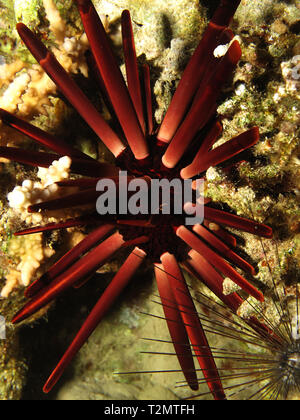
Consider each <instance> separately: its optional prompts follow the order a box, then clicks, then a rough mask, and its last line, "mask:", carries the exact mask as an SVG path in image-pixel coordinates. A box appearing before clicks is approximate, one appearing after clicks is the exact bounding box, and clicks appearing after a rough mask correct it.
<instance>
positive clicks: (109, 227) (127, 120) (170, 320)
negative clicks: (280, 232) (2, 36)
mask: <svg viewBox="0 0 300 420" xmlns="http://www.w3.org/2000/svg"><path fill="white" fill-rule="evenodd" d="M239 3H240V1H239V0H221V2H220V5H219V7H218V8H217V10H216V12H215V13H214V15H213V17H212V20H211V22H210V23H209V25H208V27H207V29H206V31H205V33H204V35H203V38H202V40H201V42H200V43H199V45H198V47H197V49H196V50H195V52H194V54H193V56H192V58H191V59H190V61H189V63H188V65H187V67H186V69H185V71H184V73H183V75H182V78H181V80H180V83H179V85H178V87H177V90H176V92H175V94H174V96H173V99H172V101H171V104H170V106H169V108H168V111H167V113H166V115H165V117H164V119H163V122H162V124H161V125H160V127H158V128H156V127H155V126H154V123H153V115H152V99H151V90H150V77H149V68H148V66H146V65H145V66H144V67H143V72H142V83H141V84H140V78H139V73H138V66H137V59H136V54H135V47H134V41H133V33H132V27H131V20H130V14H129V12H128V11H127V10H125V11H124V12H123V14H122V21H121V22H122V38H123V50H124V57H125V64H126V76H127V86H126V84H125V81H124V79H123V76H122V74H121V72H120V69H119V67H118V65H117V63H116V61H115V58H114V56H113V53H112V51H111V48H110V45H109V40H108V38H107V35H106V33H105V30H104V28H103V26H102V23H101V21H100V19H99V17H98V15H97V12H96V10H95V8H94V6H93V4H92V3H91V1H89V0H77V4H78V8H79V11H80V14H81V18H82V22H83V25H84V28H85V31H86V34H87V37H88V39H89V42H90V48H91V51H92V53H93V60H94V62H95V64H96V66H97V72H98V78H99V80H100V84H101V86H102V90H103V91H104V92H105V94H106V96H107V101H108V102H109V104H110V107H111V108H112V109H113V113H114V114H115V116H116V117H117V119H118V121H119V124H120V126H121V128H122V134H116V132H115V131H114V130H113V129H112V128H111V127H110V126H109V125H108V124H107V123H106V121H105V120H104V119H103V118H102V116H101V115H100V114H99V112H98V111H97V110H96V109H95V107H94V106H93V105H92V103H91V102H90V101H89V100H88V99H87V97H86V96H85V94H84V93H83V92H82V90H81V89H80V88H79V87H78V85H77V84H76V83H75V82H74V81H73V80H72V79H71V78H70V76H69V75H68V74H67V73H66V71H65V70H64V69H63V68H62V67H61V65H60V64H59V63H58V61H57V60H56V59H55V57H54V56H53V54H52V53H51V52H49V51H48V50H47V49H46V47H45V46H44V45H43V44H42V43H41V42H40V40H39V39H38V38H37V37H36V36H35V35H34V34H33V33H32V32H31V30H29V29H28V28H27V27H26V26H25V25H24V24H22V23H19V24H18V25H17V29H18V32H19V34H20V37H21V38H22V40H23V41H24V43H25V44H26V46H27V47H28V49H29V50H30V51H31V53H32V54H33V56H34V57H35V58H36V60H37V61H38V62H39V63H40V65H41V66H42V67H43V69H44V70H45V71H46V72H47V73H48V75H49V76H50V77H51V79H52V80H53V81H54V82H55V83H56V85H57V86H58V88H59V89H60V91H61V92H62V93H63V95H64V96H65V97H66V98H67V99H68V101H69V102H70V103H71V104H72V105H73V106H74V108H75V109H76V110H77V111H78V112H79V114H80V115H81V116H82V117H83V119H84V120H85V121H86V122H87V124H88V125H89V126H90V127H91V128H92V129H93V130H94V131H95V133H96V134H97V135H98V136H99V138H100V139H101V141H102V142H103V143H104V144H105V145H106V146H107V148H108V149H109V150H110V151H111V153H112V154H113V155H114V157H115V165H113V164H108V163H102V162H98V161H96V160H94V159H92V158H90V157H89V156H87V155H85V154H84V153H82V152H80V151H78V150H76V149H74V148H73V147H72V146H70V145H69V144H68V143H67V142H65V141H64V140H63V139H60V138H57V137H53V136H52V135H49V134H47V133H45V132H43V131H42V130H40V129H38V128H36V127H34V126H32V125H31V124H29V123H27V122H25V121H23V120H20V119H18V118H17V117H15V116H13V115H11V114H9V113H8V112H6V111H5V110H1V114H0V115H1V118H2V121H3V122H4V123H6V124H7V125H9V126H11V127H13V128H15V129H17V130H19V131H20V132H22V133H24V134H26V135H28V136H29V137H31V138H33V139H34V140H35V141H37V142H39V143H41V144H42V145H44V146H47V147H48V148H50V149H51V150H52V151H53V152H55V154H53V153H46V152H28V151H26V150H21V149H17V148H12V147H1V148H0V155H1V156H2V157H5V158H8V159H11V160H14V161H18V162H21V163H24V164H29V165H33V166H39V167H49V166H50V165H51V163H52V162H53V161H54V160H55V159H57V158H58V157H62V156H65V155H67V156H70V157H71V159H72V165H71V171H72V172H73V173H75V174H79V175H82V176H83V177H82V178H76V179H74V180H69V181H63V182H61V183H60V186H61V187H66V186H73V187H80V190H79V191H78V192H76V193H74V194H72V195H66V196H64V197H62V198H59V199H56V200H51V201H45V202H42V203H38V204H34V205H32V206H30V207H29V209H28V211H29V212H41V211H47V210H57V209H63V208H67V207H80V206H82V205H86V204H91V205H94V207H95V203H96V200H97V198H98V196H99V191H96V185H97V184H98V181H99V180H102V179H106V180H112V181H114V180H116V179H117V177H118V176H119V171H120V170H122V171H127V173H128V175H129V177H128V178H129V179H131V180H132V179H135V180H136V181H137V185H139V181H143V182H146V184H150V183H151V181H152V180H153V179H160V180H162V179H166V180H169V181H172V180H173V179H180V180H181V182H182V183H183V181H184V180H186V179H190V180H193V181H195V180H196V179H198V178H201V174H202V173H203V172H204V171H206V170H207V169H208V168H209V167H211V166H214V165H217V164H219V163H224V162H225V165H226V162H227V161H228V160H229V159H231V158H232V157H233V156H236V155H239V154H240V153H241V152H242V151H244V150H245V149H248V148H249V147H251V146H252V145H254V144H255V143H257V141H258V140H259V132H258V128H257V127H253V128H251V129H249V130H248V131H246V132H244V133H242V134H240V135H238V136H237V137H235V138H233V139H231V140H230V141H227V142H226V143H224V144H222V145H221V146H218V147H215V148H212V146H213V145H214V143H215V141H216V140H217V139H218V137H219V135H220V134H221V132H222V126H221V123H220V121H219V119H218V117H217V115H216V108H217V100H218V98H219V95H220V93H221V89H222V87H223V85H224V84H225V83H226V81H227V80H228V79H229V78H230V76H231V75H232V73H233V71H234V69H235V66H236V64H237V63H238V61H239V59H240V56H241V49H240V46H239V43H238V42H237V41H236V40H233V38H234V36H233V33H232V31H231V30H230V29H229V28H228V25H229V23H230V21H231V19H232V17H233V15H234V13H235V11H236V9H237V7H238V6H239ZM224 44H229V47H228V50H227V52H226V53H225V55H224V56H223V57H215V56H214V54H213V52H214V50H215V48H216V47H217V46H218V45H224ZM140 86H142V87H141V88H140ZM142 98H143V99H142ZM229 163H230V162H228V164H229ZM120 182H121V181H120ZM119 188H120V185H119V184H118V182H117V189H119ZM175 198H176V191H175V190H174V191H173V194H172V195H171V201H172V203H174V202H175ZM197 199H198V200H199V198H197V197H196V192H195V190H194V193H193V200H194V201H193V205H194V206H195V205H196V204H197V203H196V201H195V200H197ZM120 200H121V198H120ZM119 204H120V203H119ZM123 204H124V203H123ZM125 204H127V202H126V203H125ZM164 204H165V203H164V202H163V203H162V204H161V206H162V207H163V206H164ZM162 207H161V208H160V210H161V211H159V212H155V214H137V215H133V214H129V215H128V214H126V213H122V214H119V213H117V214H107V215H102V216H101V215H99V214H98V213H97V212H96V211H95V212H94V213H93V214H91V215H88V216H86V215H85V216H81V217H78V218H76V219H72V220H67V221H65V222H61V223H58V224H51V225H47V226H37V227H34V228H29V229H26V230H24V231H22V232H18V233H17V234H18V235H25V234H30V233H36V232H44V231H50V230H54V229H63V228H66V227H70V226H84V225H90V226H95V228H94V230H93V231H92V233H90V234H88V235H87V237H86V238H85V239H84V240H83V241H82V242H80V243H79V244H78V245H77V246H75V247H74V248H73V249H71V251H69V252H68V253H67V254H65V255H64V256H63V257H62V258H61V259H60V260H59V261H58V262H57V263H56V264H55V265H54V266H52V267H51V268H50V269H49V270H48V271H47V272H46V273H45V274H44V275H43V276H42V277H41V278H40V279H38V280H36V281H35V282H34V283H33V284H32V285H31V286H29V288H28V289H27V290H26V297H28V298H30V300H29V302H28V303H27V304H26V305H25V307H24V308H23V309H22V310H21V311H19V312H18V313H17V314H16V316H15V317H14V319H13V323H17V322H20V321H22V320H24V319H25V318H27V317H29V316H30V315H32V314H33V313H35V312H36V311H38V310H39V309H40V308H41V307H43V306H45V305H46V304H47V303H49V302H50V301H52V300H53V299H55V298H56V297H57V296H59V295H60V294H61V293H63V292H64V291H65V290H66V289H67V288H69V287H71V286H72V285H75V284H78V283H81V282H83V281H84V280H86V279H87V278H89V277H90V276H91V275H92V274H93V273H94V272H96V270H97V269H98V268H99V267H100V266H101V265H103V264H104V263H105V262H106V261H108V259H109V258H111V257H112V256H113V255H114V254H115V253H116V252H117V251H118V250H120V249H124V248H127V249H128V250H129V252H130V253H129V256H128V257H127V259H126V261H125V262H124V263H123V265H122V266H121V268H120V270H119V271H118V273H117V274H116V275H115V276H114V278H113V280H112V281H111V283H110V284H109V286H108V287H107V288H106V290H105V292H104V293H103V295H102V296H101V297H100V299H99V301H98V303H97V304H96V306H95V307H94V309H93V310H92V311H91V313H90V314H89V316H88V318H87V320H86V321H85V322H84V324H83V326H82V327H81V329H80V331H79V332H78V334H77V335H76V337H75V339H74V340H73V342H72V343H71V345H70V346H69V348H68V349H67V351H66V353H65V354H64V356H63V358H62V359H61V361H60V362H59V363H58V365H57V367H56V368H55V370H54V371H53V373H52V374H51V376H50V378H49V379H48V381H47V382H46V384H45V386H44V392H49V391H50V390H51V388H52V387H53V386H54V385H55V383H56V382H57V381H58V379H59V378H60V376H61V374H62V373H63V371H64V369H65V368H66V366H67V365H68V364H69V363H70V361H71V360H72V358H73V357H74V355H75V354H76V353H77V352H78V350H79V349H80V348H81V346H82V345H83V344H84V342H85V341H86V340H87V339H88V337H89V336H90V334H91V333H92V332H93V330H94V329H95V328H96V326H97V325H98V323H99V322H100V320H101V319H102V318H103V316H104V315H105V313H106V312H107V311H108V309H109V308H110V306H111V305H112V303H113V302H114V301H115V299H116V298H117V296H118V295H119V294H120V293H121V291H122V290H123V288H124V287H125V285H126V284H127V283H128V281H129V280H130V279H131V277H132V276H133V274H134V273H135V272H136V271H137V269H138V267H139V266H140V264H141V263H142V262H143V261H144V260H147V259H148V260H150V262H151V263H153V264H154V270H155V277H156V281H157V285H158V290H159V293H160V297H161V302H162V305H163V309H164V313H165V318H166V321H167V325H168V328H169V332H170V336H171V340H172V342H173V344H174V348H175V352H176V355H177V358H178V360H179V363H180V366H181V369H182V372H183V374H184V376H185V379H186V381H187V384H188V385H189V386H190V388H191V389H193V390H196V389H197V388H198V380H197V374H196V368H195V365H194V358H193V353H194V355H195V356H196V359H197V360H198V362H199V365H200V368H201V369H202V372H203V375H204V378H205V380H206V382H207V385H208V387H209V390H210V392H211V393H212V395H213V397H214V398H215V399H225V393H224V390H223V386H222V382H221V379H220V375H219V373H218V370H217V367H216V364H215V361H214V357H213V355H212V352H211V349H210V347H209V344H208V341H207V338H206V335H205V332H204V329H203V327H202V324H201V321H200V318H199V317H198V315H197V312H196V310H195V307H194V303H193V300H192V298H191V296H190V292H189V289H188V286H187V284H186V282H185V279H184V276H183V274H182V271H181V267H182V268H184V269H185V270H187V271H188V272H190V273H192V274H193V275H194V276H195V277H196V278H199V279H200V280H201V281H202V282H204V283H205V284H206V286H207V287H208V288H209V289H211V290H212V292H213V293H214V294H215V295H216V296H218V297H219V298H220V299H221V301H223V302H224V304H225V305H226V306H227V307H228V308H229V309H230V310H231V311H233V312H236V311H237V309H238V308H239V307H240V305H241V304H242V303H243V299H242V298H241V297H240V296H239V295H238V294H237V293H232V294H230V295H224V294H223V281H224V277H228V278H230V279H231V280H232V281H233V282H235V283H236V284H237V285H239V286H240V287H241V288H242V289H243V290H244V292H246V293H247V294H249V295H251V296H252V297H254V298H256V299H257V300H258V301H263V295H262V293H261V292H260V291H258V290H257V289H256V288H255V287H254V286H253V285H252V284H251V283H249V282H248V281H247V280H246V279H245V278H244V277H243V276H242V275H241V274H240V273H239V272H238V271H236V270H235V269H234V268H233V267H232V265H231V264H229V263H228V262H227V261H226V260H228V261H229V262H230V263H233V264H235V265H236V266H237V267H239V268H241V269H242V270H244V271H245V272H247V273H249V274H254V273H255V271H254V268H253V267H252V266H251V265H250V264H249V263H248V262H246V261H245V260H244V259H242V258H241V257H240V256H239V255H238V254H237V253H235V252H234V251H233V250H232V248H234V246H235V238H234V237H233V236H232V235H231V234H230V233H229V232H227V231H226V229H225V228H224V227H226V226H227V227H233V228H236V229H240V230H242V231H245V232H249V233H252V234H255V235H259V236H262V237H266V238H270V237H271V236H272V230H271V228H269V227H268V226H266V225H263V224H259V223H257V222H254V221H252V220H248V219H245V218H242V217H239V216H236V215H234V214H231V213H228V212H225V211H222V210H219V209H216V208H215V207H214V206H213V203H209V202H205V207H204V221H203V223H202V224H199V223H197V224H195V225H192V226H186V225H185V216H186V214H184V215H183V213H184V212H181V214H177V212H175V211H171V213H169V214H165V212H164V211H162ZM170 207H171V206H170ZM185 211H186V212H187V210H185ZM210 223H214V224H218V225H221V226H220V227H219V229H218V230H211V229H210V227H211V224H210ZM180 266H181V267H180ZM246 323H247V325H248V327H249V328H250V327H251V328H252V329H253V330H254V331H256V332H257V334H259V335H260V336H262V337H265V338H266V340H268V341H270V342H274V343H276V342H277V341H278V340H279V338H278V337H277V336H276V334H274V333H273V332H272V328H271V327H270V326H269V325H268V324H267V323H264V321H263V320H259V319H258V318H257V317H255V316H251V317H250V318H249V319H248V320H247V321H246Z"/></svg>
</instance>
